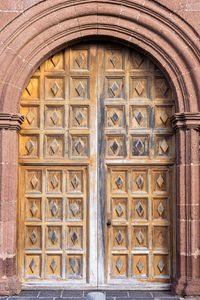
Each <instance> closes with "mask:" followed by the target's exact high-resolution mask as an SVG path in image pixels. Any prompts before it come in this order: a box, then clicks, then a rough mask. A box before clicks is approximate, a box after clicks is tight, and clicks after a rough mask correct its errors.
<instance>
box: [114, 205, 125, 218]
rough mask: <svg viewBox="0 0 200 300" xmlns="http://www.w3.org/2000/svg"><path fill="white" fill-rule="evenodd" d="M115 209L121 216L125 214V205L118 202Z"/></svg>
mask: <svg viewBox="0 0 200 300" xmlns="http://www.w3.org/2000/svg"><path fill="white" fill-rule="evenodd" d="M115 210H116V212H117V214H118V216H119V217H121V216H122V215H123V207H122V206H121V204H120V203H118V204H117V206H116V208H115Z"/></svg>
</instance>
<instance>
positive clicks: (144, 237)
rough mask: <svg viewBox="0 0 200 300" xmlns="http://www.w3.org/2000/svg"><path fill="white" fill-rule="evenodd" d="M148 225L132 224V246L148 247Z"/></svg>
mask: <svg viewBox="0 0 200 300" xmlns="http://www.w3.org/2000/svg"><path fill="white" fill-rule="evenodd" d="M148 239H149V236H148V226H133V231H132V247H133V248H148V247H149V241H148Z"/></svg>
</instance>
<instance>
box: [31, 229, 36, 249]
mask: <svg viewBox="0 0 200 300" xmlns="http://www.w3.org/2000/svg"><path fill="white" fill-rule="evenodd" d="M30 240H31V242H32V244H33V245H34V244H35V243H36V242H37V234H36V232H35V231H34V230H33V231H32V233H31V236H30Z"/></svg>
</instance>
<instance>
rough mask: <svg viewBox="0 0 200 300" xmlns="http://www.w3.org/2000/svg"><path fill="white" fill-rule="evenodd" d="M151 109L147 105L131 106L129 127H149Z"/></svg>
mask: <svg viewBox="0 0 200 300" xmlns="http://www.w3.org/2000/svg"><path fill="white" fill-rule="evenodd" d="M150 113H151V109H150V107H148V106H131V118H130V127H131V128H132V129H139V128H149V121H150V119H151V118H150V116H151V115H150Z"/></svg>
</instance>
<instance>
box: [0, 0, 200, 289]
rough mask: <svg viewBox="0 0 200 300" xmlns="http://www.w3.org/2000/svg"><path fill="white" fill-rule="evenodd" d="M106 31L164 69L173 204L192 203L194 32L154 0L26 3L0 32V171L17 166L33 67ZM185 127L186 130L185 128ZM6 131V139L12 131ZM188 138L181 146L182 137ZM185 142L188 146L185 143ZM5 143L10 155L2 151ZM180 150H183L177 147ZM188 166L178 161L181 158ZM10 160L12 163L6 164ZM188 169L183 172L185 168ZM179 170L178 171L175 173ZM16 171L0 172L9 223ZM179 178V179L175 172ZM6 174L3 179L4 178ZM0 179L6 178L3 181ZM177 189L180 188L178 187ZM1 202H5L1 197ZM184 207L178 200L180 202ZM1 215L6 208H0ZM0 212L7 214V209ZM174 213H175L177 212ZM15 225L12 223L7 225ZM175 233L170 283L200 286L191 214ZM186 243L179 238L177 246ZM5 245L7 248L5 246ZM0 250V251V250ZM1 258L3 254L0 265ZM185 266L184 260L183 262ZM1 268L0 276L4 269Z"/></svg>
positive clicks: (10, 285) (5, 284)
mask: <svg viewBox="0 0 200 300" xmlns="http://www.w3.org/2000/svg"><path fill="white" fill-rule="evenodd" d="M103 37H110V38H111V37H112V38H114V39H115V40H118V41H121V42H123V43H125V44H126V45H127V44H128V45H130V46H131V45H132V46H134V45H136V46H137V47H139V48H141V49H143V50H144V51H145V52H147V53H148V54H149V55H150V56H151V57H153V59H154V60H156V61H157V62H158V63H159V65H160V67H161V69H162V70H163V71H164V73H165V75H166V76H167V78H168V80H169V81H170V82H171V85H172V87H173V89H174V91H175V94H176V112H177V114H175V116H174V117H173V118H172V122H173V125H174V127H175V128H176V129H177V157H178V166H177V199H178V203H177V211H178V213H179V214H180V212H181V206H184V205H185V204H186V203H187V204H189V205H190V204H192V205H193V204H195V205H199V190H198V188H195V184H194V183H195V182H199V165H198V164H199V159H198V138H199V134H198V130H199V124H200V122H199V120H200V115H199V113H197V112H199V109H200V101H199V98H198V96H199V94H200V87H199V82H200V73H199V70H198V68H199V55H200V47H199V46H200V45H199V40H198V35H197V34H196V32H195V31H194V30H193V29H192V28H191V27H190V26H189V25H188V24H187V23H186V22H184V21H183V20H182V19H181V18H180V17H178V16H177V15H175V14H172V13H171V12H170V11H169V10H168V9H166V8H164V7H162V6H160V5H158V4H157V3H156V2H154V1H144V0H125V1H123V2H122V1H120V0H115V1H114V0H109V1H105V0H101V1H100V0H99V1H92V0H75V1H71V0H70V1H67V0H51V1H42V2H40V3H39V4H37V5H35V6H33V7H31V8H30V9H28V10H26V11H25V12H24V14H22V15H20V16H19V17H18V18H16V19H15V20H14V21H13V22H12V23H10V24H9V25H8V26H6V27H5V28H4V29H3V30H2V32H1V33H0V41H1V44H0V65H1V74H0V99H1V101H0V110H1V111H2V113H1V114H0V128H1V129H12V131H10V133H9V134H7V130H2V131H1V143H2V145H1V148H2V162H4V161H7V162H8V165H7V166H6V168H4V167H1V176H2V178H3V175H4V174H7V172H8V170H9V168H10V171H11V170H12V173H13V174H14V172H15V171H16V174H17V170H16V166H17V138H16V130H18V129H19V128H20V123H21V122H22V121H23V118H22V117H21V116H19V115H16V113H17V112H18V107H19V101H20V97H21V94H22V92H23V90H24V88H25V86H26V84H27V82H28V80H29V78H30V77H31V75H32V73H33V72H34V71H35V69H36V68H37V67H38V66H39V65H40V64H41V63H42V62H43V61H44V60H45V59H46V58H47V57H49V56H50V55H52V54H54V53H55V52H57V51H58V50H59V49H61V48H63V47H65V46H67V45H68V44H70V43H74V42H75V41H79V42H81V41H84V40H85V39H90V38H93V39H101V38H103ZM186 129H187V130H186ZM13 137H14V139H13ZM186 144H187V145H188V146H187V148H186V149H185V145H186ZM191 145H192V146H191ZM8 148H12V149H14V150H12V151H13V155H11V156H12V157H11V156H10V154H9V152H8V151H7V149H8ZM185 153H188V155H185ZM186 165H187V166H188V168H187V169H186V167H185V166H186ZM13 168H14V169H13ZM187 174H189V175H187ZM183 176H184V177H183ZM16 177H17V175H16V176H14V178H13V177H12V178H10V177H7V179H5V178H6V176H5V178H4V180H2V181H1V186H2V187H5V186H6V189H8V188H9V187H12V188H10V190H9V193H7V192H6V189H5V188H3V189H1V202H2V206H1V211H2V215H4V214H5V215H6V206H5V203H6V201H7V202H9V203H10V205H12V207H11V208H12V209H10V217H12V216H13V219H12V220H13V221H12V222H13V226H14V224H15V223H16V216H15V207H16V199H15V195H16V189H17V184H13V182H15V183H16V182H17V179H16ZM182 178H184V179H185V180H184V182H183V180H182ZM5 182H6V183H5ZM5 184H6V185H5ZM180 191H181V192H180ZM4 202H5V203H4ZM183 209H184V208H183ZM196 210H197V207H196V206H195V207H194V215H193V211H192V210H191V211H192V213H191V211H189V210H186V209H185V211H184V213H185V215H184V216H185V218H186V219H188V220H189V219H194V218H195V220H196V221H198V218H199V215H197V214H196V215H195V211H196ZM6 216H7V215H6ZM4 219H5V220H7V219H9V217H8V216H7V217H6V218H4ZM180 219H181V217H180ZM6 222H7V221H5V231H4V233H3V234H4V235H5V236H6V235H8V234H10V236H11V241H12V243H11V244H12V247H11V244H10V242H9V241H8V243H7V244H6V245H7V246H6V247H5V249H6V251H7V252H6V253H8V256H6V255H7V254H5V257H6V258H5V259H4V260H5V261H6V259H7V258H8V259H10V265H11V267H9V270H8V269H7V267H5V268H4V269H3V268H2V270H4V271H3V272H4V273H2V274H1V273H0V276H1V278H2V279H1V278H0V286H1V289H0V291H3V293H5V291H8V292H7V293H9V292H12V293H13V292H18V291H19V286H20V285H19V281H18V279H17V277H16V276H15V274H16V273H15V272H16V271H15V251H16V247H15V241H16V234H15V231H13V230H12V231H10V232H9V230H8V228H6V227H7V225H6V224H7V223H6ZM15 226H16V225H15ZM177 230H178V231H177V232H178V238H179V237H180V236H181V235H183V234H184V236H185V239H186V240H187V243H185V244H184V245H181V243H180V241H179V244H178V247H177V253H178V254H177V262H178V263H177V266H178V267H177V274H176V275H175V277H176V280H175V281H174V282H175V285H174V286H175V289H176V292H177V293H185V294H198V293H200V289H199V287H200V274H199V273H200V271H199V270H197V268H196V267H195V265H198V264H197V263H196V260H195V259H199V255H196V256H195V253H199V252H198V251H197V250H198V247H199V241H198V240H197V241H196V240H195V241H193V240H192V235H195V234H198V232H199V231H198V222H197V223H195V225H194V226H193V227H191V226H189V225H187V222H186V223H185V224H181V222H179V223H177ZM185 245H186V246H185ZM11 248H12V249H11ZM5 249H4V250H2V251H5ZM2 253H3V252H2ZM7 265H9V263H8V262H6V263H5V266H7ZM189 266H190V267H189ZM5 276H7V277H5Z"/></svg>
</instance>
